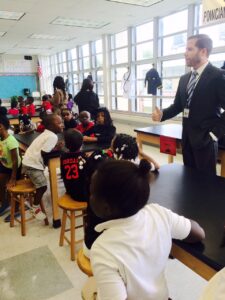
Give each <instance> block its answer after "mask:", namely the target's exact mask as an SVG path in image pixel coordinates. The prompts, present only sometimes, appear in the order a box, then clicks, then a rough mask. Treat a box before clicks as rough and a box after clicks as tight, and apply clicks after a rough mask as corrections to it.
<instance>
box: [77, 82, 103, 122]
mask: <svg viewBox="0 0 225 300" xmlns="http://www.w3.org/2000/svg"><path fill="white" fill-rule="evenodd" d="M93 87H94V84H93V81H92V80H91V79H89V78H86V79H84V80H83V83H82V87H81V90H80V92H79V93H78V94H77V95H76V96H75V97H74V102H75V103H76V105H77V106H78V110H79V113H80V112H82V111H88V112H89V113H90V114H91V118H92V119H94V117H95V112H96V110H97V108H99V99H98V95H97V94H96V93H95V92H93Z"/></svg>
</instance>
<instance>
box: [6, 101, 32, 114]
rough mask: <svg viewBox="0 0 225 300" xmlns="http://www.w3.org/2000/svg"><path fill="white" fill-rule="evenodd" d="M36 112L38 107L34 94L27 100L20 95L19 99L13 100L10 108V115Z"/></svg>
mask: <svg viewBox="0 0 225 300" xmlns="http://www.w3.org/2000/svg"><path fill="white" fill-rule="evenodd" d="M35 112H36V108H35V105H34V98H33V97H32V96H28V97H27V99H26V100H25V99H24V98H23V97H22V96H19V97H18V101H12V103H11V108H10V109H9V110H8V114H9V115H13V116H15V115H16V116H17V115H19V114H21V115H25V114H28V115H31V116H32V115H34V114H35Z"/></svg>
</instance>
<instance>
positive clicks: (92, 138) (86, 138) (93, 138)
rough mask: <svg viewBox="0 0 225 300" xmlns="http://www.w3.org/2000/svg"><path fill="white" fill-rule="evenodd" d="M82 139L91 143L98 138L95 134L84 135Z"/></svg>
mask: <svg viewBox="0 0 225 300" xmlns="http://www.w3.org/2000/svg"><path fill="white" fill-rule="evenodd" d="M83 141H84V142H93V143H96V142H97V141H98V138H97V137H95V136H86V135H85V136H84V138H83Z"/></svg>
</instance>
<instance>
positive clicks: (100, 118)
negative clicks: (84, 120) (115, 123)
mask: <svg viewBox="0 0 225 300" xmlns="http://www.w3.org/2000/svg"><path fill="white" fill-rule="evenodd" d="M95 122H96V124H98V125H106V126H110V125H112V119H111V116H110V113H109V111H108V109H107V108H106V107H99V108H98V109H97V110H96V120H95Z"/></svg>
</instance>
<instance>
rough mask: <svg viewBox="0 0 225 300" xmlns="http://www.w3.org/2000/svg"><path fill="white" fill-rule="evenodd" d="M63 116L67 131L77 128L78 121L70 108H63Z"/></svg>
mask: <svg viewBox="0 0 225 300" xmlns="http://www.w3.org/2000/svg"><path fill="white" fill-rule="evenodd" d="M61 114H62V118H63V122H64V129H65V130H67V129H69V128H76V127H77V121H76V119H75V118H74V116H73V113H72V111H70V110H69V109H68V108H63V109H62V110H61Z"/></svg>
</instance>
